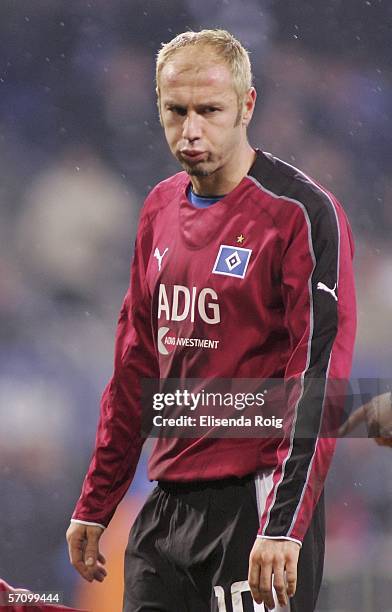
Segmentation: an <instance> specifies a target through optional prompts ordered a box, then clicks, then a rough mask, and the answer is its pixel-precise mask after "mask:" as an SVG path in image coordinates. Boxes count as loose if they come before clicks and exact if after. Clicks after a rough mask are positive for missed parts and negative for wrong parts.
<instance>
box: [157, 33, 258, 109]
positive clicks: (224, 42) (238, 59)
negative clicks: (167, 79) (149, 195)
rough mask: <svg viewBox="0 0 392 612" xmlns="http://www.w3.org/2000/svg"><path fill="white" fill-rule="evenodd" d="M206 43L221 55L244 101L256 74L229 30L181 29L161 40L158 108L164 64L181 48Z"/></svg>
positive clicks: (219, 56)
mask: <svg viewBox="0 0 392 612" xmlns="http://www.w3.org/2000/svg"><path fill="white" fill-rule="evenodd" d="M195 46H207V47H210V48H212V49H213V50H214V51H215V52H216V55H217V58H220V59H222V60H223V61H224V62H225V63H226V64H227V66H228V67H229V69H230V72H231V74H232V76H233V85H234V89H235V91H236V93H237V98H238V103H239V105H240V104H242V101H243V99H244V97H245V95H246V93H247V92H248V91H249V89H250V88H251V87H252V82H253V76H252V68H251V64H250V59H249V54H248V51H247V50H246V49H245V48H244V47H243V46H242V45H241V43H240V42H239V41H238V40H237V39H236V38H234V36H233V35H232V34H230V32H227V31H226V30H201V31H200V32H182V33H181V34H178V36H176V37H175V38H173V39H172V40H170V41H169V42H168V43H162V47H161V49H160V50H159V51H158V54H157V59H156V73H155V79H156V92H157V96H158V108H159V94H160V92H159V78H160V75H161V72H162V69H163V67H164V66H165V64H166V63H167V62H168V61H170V59H171V58H172V56H173V55H174V54H175V53H176V52H177V51H178V50H180V49H184V48H185V47H195Z"/></svg>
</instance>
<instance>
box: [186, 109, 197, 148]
mask: <svg viewBox="0 0 392 612" xmlns="http://www.w3.org/2000/svg"><path fill="white" fill-rule="evenodd" d="M182 136H183V138H185V139H186V140H188V141H189V142H194V141H195V140H199V138H201V123H200V117H199V115H198V114H197V113H195V112H193V111H191V112H189V113H188V114H187V116H186V117H185V120H184V124H183V130H182Z"/></svg>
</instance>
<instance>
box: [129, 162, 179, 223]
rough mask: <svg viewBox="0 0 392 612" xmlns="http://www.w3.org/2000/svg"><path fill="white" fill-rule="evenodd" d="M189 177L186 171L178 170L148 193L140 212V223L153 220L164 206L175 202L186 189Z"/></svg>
mask: <svg viewBox="0 0 392 612" xmlns="http://www.w3.org/2000/svg"><path fill="white" fill-rule="evenodd" d="M188 181H189V177H188V175H187V174H186V172H177V174H174V175H173V176H170V177H169V178H167V179H165V180H163V181H160V182H159V183H158V184H157V185H155V187H154V188H153V189H152V190H151V191H150V193H149V194H148V195H147V197H146V199H145V201H144V205H143V208H142V210H141V214H140V223H144V222H145V221H149V222H151V221H152V220H153V219H154V217H155V216H156V215H157V213H158V212H160V211H161V210H162V209H163V208H165V207H166V206H168V205H170V204H172V203H173V201H174V200H176V199H177V198H178V197H179V196H180V194H182V192H183V190H184V189H185V187H186V185H187V183H188Z"/></svg>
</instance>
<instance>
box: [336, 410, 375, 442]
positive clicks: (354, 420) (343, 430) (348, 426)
mask: <svg viewBox="0 0 392 612" xmlns="http://www.w3.org/2000/svg"><path fill="white" fill-rule="evenodd" d="M367 409H368V404H364V405H363V406H360V407H359V408H357V409H356V410H355V411H354V412H353V413H352V414H350V416H349V417H348V419H347V421H346V422H345V423H343V425H342V426H341V427H340V428H339V430H338V433H339V436H346V435H347V434H349V433H350V432H351V431H353V429H355V428H356V426H357V425H359V423H362V422H363V421H365V419H366V410H367Z"/></svg>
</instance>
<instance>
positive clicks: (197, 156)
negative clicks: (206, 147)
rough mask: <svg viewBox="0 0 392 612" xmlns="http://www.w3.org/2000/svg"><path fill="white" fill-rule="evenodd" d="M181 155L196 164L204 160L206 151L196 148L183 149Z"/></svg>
mask: <svg viewBox="0 0 392 612" xmlns="http://www.w3.org/2000/svg"><path fill="white" fill-rule="evenodd" d="M180 155H181V157H182V159H183V160H184V161H186V162H187V163H190V164H196V163H198V162H200V161H202V160H203V158H204V157H205V156H206V152H205V151H197V150H195V149H182V150H181V151H180Z"/></svg>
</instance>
